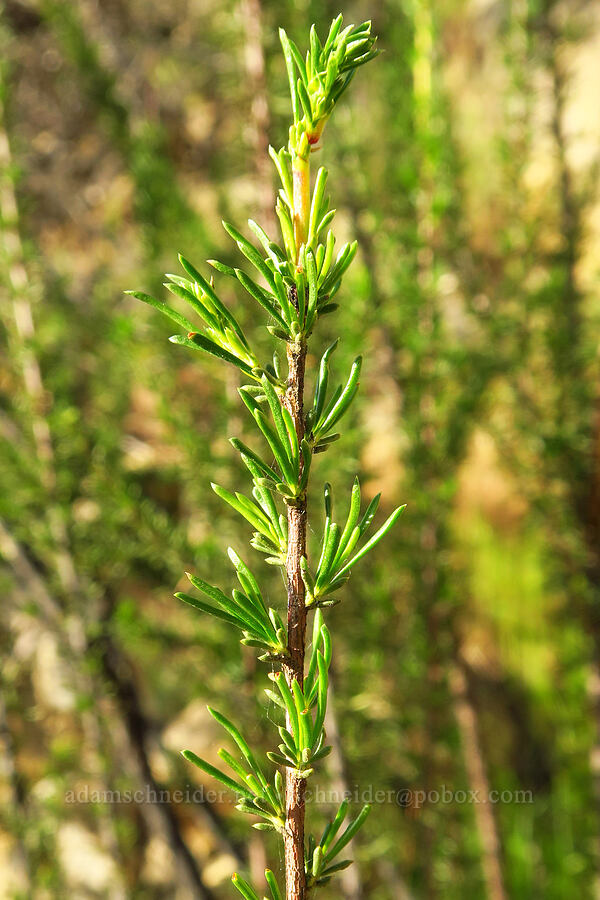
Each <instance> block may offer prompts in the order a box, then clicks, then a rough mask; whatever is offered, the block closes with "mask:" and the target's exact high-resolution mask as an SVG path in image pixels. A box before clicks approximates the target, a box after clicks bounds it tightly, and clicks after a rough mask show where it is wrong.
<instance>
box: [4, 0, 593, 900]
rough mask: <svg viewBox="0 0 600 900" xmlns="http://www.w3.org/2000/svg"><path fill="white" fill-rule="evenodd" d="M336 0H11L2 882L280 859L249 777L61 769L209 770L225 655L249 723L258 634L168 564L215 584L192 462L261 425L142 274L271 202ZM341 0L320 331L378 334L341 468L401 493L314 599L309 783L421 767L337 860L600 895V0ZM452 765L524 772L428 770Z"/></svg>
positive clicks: (217, 889) (187, 878) (213, 524)
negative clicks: (336, 589)
mask: <svg viewBox="0 0 600 900" xmlns="http://www.w3.org/2000/svg"><path fill="white" fill-rule="evenodd" d="M338 12H339V9H338V6H337V5H335V4H332V3H330V2H329V0H327V2H324V0H320V2H318V3H317V2H315V0H296V2H294V3H292V2H290V0H278V2H276V3H275V2H272V0H169V2H166V0H155V2H153V3H145V2H142V0H76V2H73V0H5V2H4V4H3V8H2V12H1V18H0V100H1V110H0V125H1V127H0V167H1V171H0V178H1V181H0V220H1V226H2V228H1V234H0V256H1V257H2V260H1V266H0V292H1V293H0V302H1V306H0V313H1V322H2V331H1V335H0V341H1V344H2V355H1V358H0V443H1V451H0V581H1V584H2V589H3V603H2V608H1V612H0V641H1V646H2V658H3V664H2V673H1V695H2V701H1V703H0V743H1V770H0V796H1V798H2V803H1V812H0V896H2V897H6V898H17V897H27V898H28V897H33V898H46V897H48V898H50V897H52V898H54V897H57V898H58V897H61V898H62V897H73V898H92V897H107V898H121V897H128V898H166V897H169V898H170V897H177V898H189V897H200V898H209V900H210V898H214V900H219V898H221V897H223V898H224V897H227V896H231V890H232V889H231V887H230V886H229V884H228V879H229V875H230V874H231V871H232V870H233V869H240V870H241V871H250V872H251V873H252V875H253V880H254V881H255V883H257V884H259V883H260V880H261V878H260V873H261V871H262V869H263V868H264V862H265V860H264V859H263V858H262V857H261V850H260V844H259V843H255V842H254V841H250V843H249V844H248V845H246V844H245V843H244V841H243V835H244V832H243V830H242V829H240V825H239V820H238V815H237V814H236V813H235V811H233V805H232V804H231V803H228V802H218V803H214V802H210V801H208V800H206V801H205V802H201V803H199V802H196V803H194V802H185V800H184V801H182V802H172V803H167V802H162V803H152V802H145V803H125V802H122V803H117V802H115V803H102V802H96V803H94V802H90V803H84V802H69V799H68V798H69V794H68V792H69V791H75V792H78V791H86V790H87V791H88V792H89V794H90V795H91V793H92V792H93V791H94V790H98V791H104V790H113V791H118V790H121V791H125V790H138V789H143V790H148V791H157V792H159V791H160V790H163V789H164V790H167V789H168V790H170V791H174V790H177V789H182V790H183V791H185V790H186V788H189V787H190V786H191V787H194V786H199V785H200V784H201V782H199V781H195V779H197V778H198V777H200V773H198V772H192V771H190V769H189V767H187V766H186V765H185V764H184V763H183V761H182V760H181V759H180V757H179V756H178V751H179V749H180V748H182V747H184V746H190V747H192V748H193V749H194V750H196V751H197V752H201V753H202V755H204V756H208V757H210V754H211V753H212V754H214V753H215V752H216V749H217V746H218V744H217V741H218V740H219V738H218V736H217V735H216V734H215V732H214V729H213V726H212V724H211V722H212V720H210V718H209V717H208V715H207V713H206V710H205V705H206V703H208V702H216V701H217V700H218V705H219V708H221V709H223V711H224V712H226V713H228V712H230V711H231V712H233V711H234V710H233V709H232V707H233V706H234V705H236V706H238V707H239V702H238V703H237V704H236V703H234V701H233V699H231V698H232V691H231V685H232V684H233V685H235V686H236V691H235V694H236V695H237V694H238V693H241V694H242V695H245V696H246V697H247V701H246V704H245V707H244V708H243V709H239V708H236V709H235V713H236V715H237V718H238V720H239V719H243V718H244V717H245V718H246V721H247V730H248V732H249V733H250V734H251V736H252V737H253V738H255V739H256V740H259V741H260V738H261V736H260V734H259V733H257V731H258V729H259V727H260V726H259V725H257V724H256V721H257V712H258V713H259V715H260V714H261V711H260V709H258V708H257V706H256V704H255V701H254V700H253V699H252V698H253V697H254V696H255V694H258V693H260V691H258V690H255V688H254V687H253V682H254V680H255V679H256V682H257V686H258V687H260V686H262V679H261V678H260V673H259V672H256V673H255V671H254V667H253V663H252V654H246V653H245V652H242V648H240V645H239V644H237V643H235V642H232V641H231V640H230V639H229V638H228V636H227V634H226V631H225V629H224V628H221V627H220V624H219V623H218V622H216V621H212V620H209V619H208V618H206V617H202V616H199V615H195V614H194V613H192V612H190V611H189V610H187V609H184V608H180V605H178V604H177V602H176V601H175V600H173V598H172V594H173V591H174V590H176V589H178V588H179V589H182V587H183V585H184V579H183V578H182V573H183V572H184V570H192V571H198V572H201V573H202V574H203V575H205V576H206V577H208V576H210V580H211V581H212V582H213V583H221V584H223V586H225V585H227V584H228V583H229V580H230V578H231V576H230V572H229V571H228V566H226V565H225V563H224V557H225V554H224V553H223V552H222V544H223V539H226V540H227V541H228V542H229V543H231V544H232V545H233V546H234V547H236V548H237V549H238V550H239V549H242V548H243V546H244V541H245V539H246V538H247V535H246V534H245V533H244V532H243V531H242V530H240V526H239V524H238V523H237V522H236V520H235V518H234V515H233V513H232V514H231V516H230V515H229V514H228V512H227V509H226V508H224V507H223V505H222V504H221V505H219V502H218V500H217V498H216V497H215V496H214V495H213V493H212V491H210V489H209V487H208V481H209V480H210V479H214V480H216V481H218V482H220V483H222V484H224V485H227V486H228V487H231V486H237V485H238V484H245V478H244V476H243V475H242V474H241V473H240V471H238V468H237V465H238V464H237V460H236V454H234V453H233V452H232V451H231V449H230V447H229V444H228V443H227V438H228V437H229V436H230V435H232V434H236V435H238V436H240V437H243V436H244V429H245V427H246V424H245V422H244V420H243V418H244V417H243V416H240V414H239V404H238V403H237V400H236V387H237V384H238V382H237V376H236V374H235V373H234V374H230V375H228V378H229V380H228V381H227V382H226V383H225V384H224V382H223V380H222V369H221V368H219V367H218V363H214V364H213V363H211V362H210V360H208V359H206V358H203V359H202V360H201V361H200V362H198V361H197V360H196V359H195V358H194V359H192V358H191V357H190V356H189V355H187V354H186V352H185V351H183V350H178V349H176V348H174V347H172V346H170V345H169V344H168V343H167V342H166V337H167V336H168V333H169V332H168V327H167V330H165V324H164V322H163V321H162V320H161V319H160V317H159V316H157V315H156V314H155V313H154V312H153V311H152V310H151V309H146V308H145V307H142V306H141V305H140V304H138V303H137V302H136V301H135V300H133V298H131V297H125V296H124V295H123V294H122V291H123V290H124V289H125V288H131V287H141V288H144V289H146V290H151V291H154V292H156V291H159V292H160V291H161V290H162V288H161V287H160V282H161V280H162V278H161V273H162V272H163V271H165V270H167V271H168V270H172V269H173V267H174V265H175V263H174V260H175V259H176V252H177V251H178V250H180V251H181V252H183V253H184V254H185V256H187V257H188V258H190V259H192V260H193V261H195V262H196V264H197V265H199V264H201V263H202V260H203V259H205V258H207V257H212V256H215V255H218V256H219V258H221V259H223V260H224V261H226V262H234V261H235V255H234V251H233V250H232V246H233V245H232V244H231V242H230V241H228V240H227V238H226V235H225V233H224V232H223V231H222V229H221V227H220V225H219V222H220V219H221V218H226V219H228V220H230V221H233V222H235V223H237V224H238V225H242V224H243V222H244V220H245V218H247V216H248V215H253V217H255V218H257V219H258V220H259V221H260V222H261V223H262V224H263V225H265V224H266V225H267V226H269V227H271V228H272V221H273V214H272V201H273V191H274V179H273V178H272V173H271V166H270V163H269V161H268V159H267V156H266V148H267V146H268V143H269V142H271V143H273V144H274V145H275V146H277V147H279V146H281V145H282V144H283V143H284V142H285V141H286V137H287V136H286V133H285V129H286V122H287V120H288V103H289V101H288V98H287V81H286V78H285V73H284V66H283V60H282V56H281V53H280V48H279V43H278V40H277V26H279V25H283V26H284V27H285V28H286V29H287V31H288V33H290V35H291V36H293V37H294V38H300V37H301V36H302V35H303V34H305V33H306V30H307V26H308V25H309V24H310V22H312V21H314V22H316V23H317V26H318V27H319V29H320V31H321V32H323V31H324V30H325V28H326V27H327V25H328V24H329V21H330V19H331V18H332V17H333V16H335V15H336V14H337V13H338ZM343 12H344V15H345V18H346V20H347V21H356V22H359V21H362V20H363V19H365V18H368V17H372V18H373V28H374V32H375V33H376V34H378V35H379V36H380V37H379V40H380V45H381V47H382V48H383V49H384V50H385V53H384V54H383V55H382V56H381V58H380V59H379V60H378V61H377V62H376V63H375V64H373V65H372V66H370V67H369V73H368V77H367V78H361V79H357V82H356V87H355V89H353V91H352V96H351V97H350V98H349V99H348V100H347V101H345V102H344V103H343V104H342V106H341V108H340V110H339V114H338V115H337V118H336V119H335V120H334V122H333V123H332V125H331V129H330V130H329V129H328V132H327V135H326V140H325V141H324V148H323V150H321V151H320V153H322V154H323V156H324V159H326V161H327V165H328V167H329V168H330V170H331V176H330V177H331V184H332V187H333V189H334V205H335V206H336V207H337V209H338V220H339V221H338V236H339V238H340V239H346V238H350V237H354V236H357V237H358V238H359V240H360V249H359V257H358V258H357V260H356V262H355V263H354V265H353V267H352V269H351V270H350V274H349V275H348V276H347V279H346V282H345V288H344V292H343V296H342V295H340V304H341V305H340V309H339V311H338V313H337V316H336V317H331V318H332V319H333V318H335V319H336V321H335V322H334V321H329V320H325V324H324V325H323V327H322V328H321V330H320V332H319V335H318V339H317V342H316V344H315V351H317V350H321V349H322V348H324V347H325V345H326V342H327V341H328V340H330V339H331V338H332V337H335V336H336V335H337V334H338V332H339V333H341V335H342V341H341V344H340V348H339V350H338V353H337V354H336V355H337V357H338V359H337V360H336V363H337V365H338V366H339V367H340V368H339V371H340V372H343V371H346V370H347V369H348V366H349V362H350V360H351V359H352V358H353V355H355V354H356V352H357V351H362V352H364V354H365V358H366V366H365V369H364V375H363V379H362V390H361V397H360V400H359V401H358V402H357V406H355V407H354V409H355V414H354V417H353V426H352V428H351V430H350V431H349V432H347V433H346V435H345V437H344V440H343V445H339V451H338V447H337V446H336V454H335V456H336V458H335V470H336V471H335V475H334V477H333V481H334V490H335V489H336V488H337V494H338V495H341V493H342V492H345V493H347V492H348V491H349V488H350V486H351V483H352V478H353V474H354V472H355V471H359V472H360V474H361V480H362V482H363V485H364V489H365V493H366V494H367V496H372V495H373V494H374V493H376V492H377V491H378V490H382V491H383V494H384V498H385V502H386V504H388V505H389V508H390V509H391V508H392V507H393V505H394V504H397V503H398V502H404V501H406V502H407V503H408V509H407V511H406V513H405V515H404V516H403V517H402V518H401V520H400V523H399V526H397V528H396V529H395V530H394V532H392V534H391V535H390V536H388V539H387V540H386V542H385V543H384V545H382V546H380V547H379V548H378V549H377V552H376V553H374V554H373V555H372V557H370V558H369V561H368V563H367V564H364V565H363V568H362V569H361V570H360V571H359V572H357V573H356V576H355V579H353V580H352V582H351V583H350V586H349V588H347V589H346V596H345V599H344V602H343V604H342V605H340V606H339V607H336V608H335V609H334V610H333V611H332V612H331V613H330V614H329V615H330V625H331V627H332V630H333V633H334V635H335V640H336V647H337V648H338V652H337V653H336V656H335V659H336V670H335V672H334V687H335V711H334V714H333V716H332V717H331V720H330V722H329V726H328V728H329V733H330V735H332V736H333V738H334V745H335V747H336V752H335V753H334V754H333V756H332V762H331V763H330V764H329V768H328V776H329V779H330V781H329V782H328V784H324V785H323V787H324V788H334V789H335V790H336V791H343V790H349V791H351V792H353V791H354V790H355V789H356V787H357V786H360V787H361V788H362V789H365V790H369V789H370V790H372V791H373V794H374V793H375V792H376V791H378V790H383V791H386V792H389V791H393V792H394V793H397V792H401V793H400V794H399V796H401V797H402V798H405V799H404V800H403V802H401V803H397V802H385V803H381V804H377V806H376V810H375V814H373V815H372V816H371V817H370V820H369V821H368V823H367V825H366V827H365V829H364V830H363V832H361V836H360V840H359V841H358V842H357V846H355V847H354V853H355V854H356V857H357V859H358V862H359V865H358V866H357V867H356V868H353V869H350V870H348V872H347V873H345V877H344V880H343V883H342V887H341V888H338V889H337V892H336V893H335V894H334V893H330V894H328V895H327V896H331V897H333V896H340V893H341V894H342V895H343V897H344V898H346V900H360V898H367V897H368V898H371V900H391V898H401V900H408V898H447V900H452V898H462V897H465V896H468V897H469V898H489V900H503V898H517V900H520V898H523V900H525V898H532V897H544V898H548V900H554V898H556V900H559V898H561V900H562V898H570V897H574V896H577V897H581V898H592V897H597V896H599V893H598V892H599V890H600V888H599V868H598V867H599V859H600V846H599V837H598V834H599V821H598V803H599V801H600V443H599V440H600V433H599V426H600V418H599V413H600V407H599V406H598V389H597V375H598V371H597V370H598V360H597V342H598V334H599V330H598V328H599V321H598V319H599V314H600V295H599V283H598V262H597V260H598V249H599V246H600V203H599V197H598V181H597V169H598V159H599V154H598V149H599V138H600V111H599V108H598V84H599V83H600V4H599V3H598V2H597V0H588V2H584V0H581V2H576V0H564V2H557V0H438V2H435V3H434V2H433V0H378V2H377V3H371V4H368V3H366V2H362V0H361V2H349V3H348V4H347V5H346V6H345V8H344V9H343ZM267 230H268V229H267ZM228 300H229V302H231V303H232V304H234V305H235V306H236V315H238V314H239V316H240V317H241V318H242V320H245V327H246V329H247V332H248V333H249V334H255V335H256V337H255V339H256V340H257V341H264V337H263V336H262V332H261V331H259V329H258V324H259V323H258V322H257V317H256V316H255V311H254V310H251V309H249V308H248V306H247V305H246V304H244V305H243V304H242V300H241V296H239V295H238V296H233V295H231V296H230V297H229V298H228ZM317 345H320V346H317ZM312 362H313V364H314V362H315V360H312ZM328 456H329V454H326V455H324V456H323V457H320V458H319V476H320V477H319V479H314V481H315V482H316V483H318V482H319V481H322V480H323V479H325V478H327V477H328V476H331V473H332V471H333V466H332V460H331V459H329V458H328ZM311 506H312V510H313V513H312V514H313V516H314V517H315V518H316V517H317V516H320V514H321V513H320V509H321V500H320V497H319V496H318V493H315V496H314V498H311ZM384 512H385V510H384ZM217 523H218V524H217ZM313 537H314V535H313ZM263 568H264V567H263ZM266 568H267V569H268V567H266ZM262 574H263V576H264V578H265V579H267V584H268V588H269V591H270V596H271V598H277V597H280V598H281V602H282V603H283V593H282V585H281V583H280V581H279V582H278V580H277V578H279V576H278V575H277V577H276V574H274V573H273V572H269V571H264V572H263V573H262ZM269 578H270V579H271V581H270V582H269V581H268V579H269ZM228 692H229V693H228ZM264 712H265V710H263V711H262V714H264ZM267 713H268V710H267ZM338 732H339V733H340V734H341V735H342V736H343V738H342V739H341V740H337V739H336V734H337V733H338ZM206 787H209V788H210V787H214V784H213V785H211V784H206ZM444 788H446V790H448V791H465V792H467V794H468V792H469V791H472V790H475V791H478V792H479V794H480V796H481V797H486V796H487V794H488V792H489V791H492V790H494V791H498V792H502V791H507V792H511V793H507V794H506V795H505V796H506V797H507V798H509V799H507V800H506V801H505V802H499V803H493V804H492V803H467V802H463V803H461V802H443V801H442V800H440V802H437V803H436V802H422V800H421V799H420V795H418V794H416V793H415V792H419V791H426V792H427V791H429V792H430V791H439V792H440V793H442V792H443V790H444ZM406 792H408V793H406ZM410 792H413V793H412V794H411V793H410ZM519 792H529V793H525V794H523V793H519ZM434 796H435V795H434ZM406 798H408V799H406ZM510 798H512V799H510ZM329 812H330V806H328V804H327V803H324V804H319V803H315V804H313V806H312V808H311V815H313V816H314V817H315V818H317V819H318V818H319V817H321V818H324V817H325V816H326V815H327V814H328V813H329ZM271 850H272V856H270V857H269V862H270V863H271V864H273V865H277V863H278V850H277V848H276V845H275V844H273V846H272V848H271ZM326 894H327V891H326V890H325V891H323V895H324V896H325V895H326Z"/></svg>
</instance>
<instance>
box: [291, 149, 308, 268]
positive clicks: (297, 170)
mask: <svg viewBox="0 0 600 900" xmlns="http://www.w3.org/2000/svg"><path fill="white" fill-rule="evenodd" d="M292 170H293V171H292V175H293V180H294V239H295V241H296V259H298V255H299V253H300V247H301V246H302V244H305V243H306V237H307V235H308V222H309V219H310V162H309V158H307V159H303V158H302V157H301V156H295V157H294V162H293V166H292Z"/></svg>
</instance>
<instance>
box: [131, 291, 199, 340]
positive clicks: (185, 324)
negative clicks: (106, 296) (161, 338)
mask: <svg viewBox="0 0 600 900" xmlns="http://www.w3.org/2000/svg"><path fill="white" fill-rule="evenodd" d="M123 293H125V294H130V295H131V296H132V297H135V298H136V300H142V302H143V303H147V304H148V305H149V306H153V307H154V309H157V310H158V311H159V312H161V313H162V314H163V315H164V316H167V317H168V318H169V319H172V321H173V322H177V324H178V325H181V327H182V328H185V330H186V331H188V332H189V331H193V330H194V326H193V325H192V323H191V322H190V320H189V319H186V317H185V316H182V315H181V314H180V313H178V312H177V310H176V309H171V307H170V306H167V304H166V303H163V302H162V301H161V300H155V299H154V297H151V296H150V294H144V292H143V291H124V292H123Z"/></svg>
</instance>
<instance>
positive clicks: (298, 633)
mask: <svg viewBox="0 0 600 900" xmlns="http://www.w3.org/2000/svg"><path fill="white" fill-rule="evenodd" d="M287 358H288V383H287V390H286V394H285V399H284V404H285V407H286V409H287V410H288V412H289V413H290V415H291V417H292V420H293V422H294V426H295V428H296V434H297V435H298V441H299V442H300V441H301V440H302V438H303V437H304V369H305V365H306V346H305V345H304V344H288V350H287ZM303 556H306V496H304V497H302V498H300V499H299V500H298V501H297V502H296V503H295V504H294V505H290V506H289V507H288V551H287V559H286V575H287V595H288V647H289V651H290V660H289V662H287V663H285V664H284V667H283V669H284V674H285V678H286V680H287V682H288V684H290V685H291V684H292V682H293V680H294V679H297V681H298V683H299V684H300V685H301V686H302V684H303V682H304V652H305V643H306V607H305V603H304V582H303V580H302V571H301V568H300V561H301V559H302V557H303ZM288 725H289V723H288ZM305 790H306V782H305V780H304V779H303V778H299V777H298V775H297V774H296V772H295V771H294V770H293V769H289V768H288V769H286V785H285V801H286V823H285V834H284V848H285V870H286V897H287V900H304V898H305V897H306V875H305V872H304V812H305V801H304V795H305Z"/></svg>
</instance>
